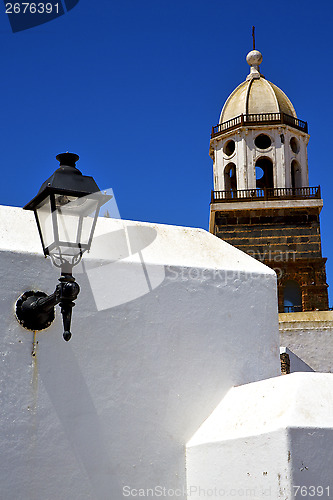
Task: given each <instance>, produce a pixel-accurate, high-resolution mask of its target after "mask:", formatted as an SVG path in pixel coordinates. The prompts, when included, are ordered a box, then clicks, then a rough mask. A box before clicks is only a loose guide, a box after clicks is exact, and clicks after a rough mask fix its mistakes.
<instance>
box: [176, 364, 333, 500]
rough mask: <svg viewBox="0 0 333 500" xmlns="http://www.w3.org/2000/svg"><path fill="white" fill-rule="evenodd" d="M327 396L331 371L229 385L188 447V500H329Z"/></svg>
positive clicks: (331, 443) (332, 478) (331, 425)
mask: <svg viewBox="0 0 333 500" xmlns="http://www.w3.org/2000/svg"><path fill="white" fill-rule="evenodd" d="M332 397H333V374H322V373H293V374H290V375H284V376H282V377H277V378H272V379H269V380H264V381H260V382H255V383H251V384H246V385H243V386H241V387H234V388H232V389H230V391H229V392H228V394H227V395H226V396H225V398H224V399H223V400H222V402H221V404H220V405H219V406H218V407H217V408H216V410H215V411H214V412H213V413H212V415H211V416H210V417H209V418H208V419H207V420H206V421H205V422H204V423H203V425H202V426H201V428H200V429H199V430H198V431H197V432H196V433H195V435H194V436H193V437H192V439H191V440H190V441H189V443H188V445H187V460H186V463H187V470H188V473H187V484H188V489H189V491H190V492H191V489H192V495H191V496H190V498H191V500H199V499H200V498H203V497H205V496H206V497H208V496H211V497H214V496H215V498H256V499H259V498H262V499H264V498H266V499H267V498H272V499H274V500H275V499H281V500H285V499H287V498H298V497H299V498H302V497H306V498H309V497H314V498H319V497H321V496H322V497H323V498H329V497H330V496H331V495H332V491H333V475H332V461H333V416H332ZM297 486H300V487H303V488H302V490H300V488H299V489H298V490H297V492H296V489H295V487H297ZM313 487H314V488H315V489H313ZM199 488H200V489H199ZM318 488H319V489H318ZM208 492H213V493H214V492H216V493H215V495H214V494H211V495H209V493H208ZM296 493H297V494H296ZM205 494H206V495H205Z"/></svg>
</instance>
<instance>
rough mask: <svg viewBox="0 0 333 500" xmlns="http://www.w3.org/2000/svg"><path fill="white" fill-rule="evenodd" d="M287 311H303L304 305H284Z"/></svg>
mask: <svg viewBox="0 0 333 500" xmlns="http://www.w3.org/2000/svg"><path fill="white" fill-rule="evenodd" d="M283 309H284V312H285V313H297V312H302V311H303V309H302V306H283Z"/></svg>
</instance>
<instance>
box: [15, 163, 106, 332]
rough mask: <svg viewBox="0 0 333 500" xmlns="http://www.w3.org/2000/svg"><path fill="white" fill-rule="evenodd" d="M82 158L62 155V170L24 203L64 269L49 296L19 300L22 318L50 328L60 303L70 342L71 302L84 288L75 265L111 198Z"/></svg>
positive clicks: (35, 327)
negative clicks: (83, 165) (86, 172)
mask: <svg viewBox="0 0 333 500" xmlns="http://www.w3.org/2000/svg"><path fill="white" fill-rule="evenodd" d="M78 159H79V156H78V155H76V154H74V153H62V154H59V155H58V156H57V160H58V161H59V162H60V166H59V168H58V169H57V170H56V171H55V172H54V173H53V174H52V175H51V177H49V179H47V180H46V181H45V182H44V184H43V185H42V186H41V188H40V190H39V192H38V194H37V195H36V196H35V197H34V198H33V199H32V200H31V201H30V202H29V203H27V205H25V207H24V209H25V210H33V211H34V214H35V219H36V223H37V227H38V232H39V236H40V238H41V242H42V247H43V251H44V255H45V257H47V256H50V257H51V259H52V262H53V264H54V265H55V266H56V267H59V268H60V269H61V277H60V278H59V281H60V284H58V285H57V287H56V289H55V292H54V293H53V294H51V295H46V294H44V293H43V292H32V291H30V292H25V293H24V294H23V295H21V297H20V298H19V299H18V301H17V303H16V316H17V318H18V320H19V322H20V323H21V325H22V326H24V327H25V328H27V329H29V330H34V331H36V330H43V329H45V328H47V327H48V326H50V324H51V323H52V321H53V319H54V307H55V305H57V304H60V307H61V312H62V316H63V325H64V334H63V337H64V339H65V340H66V341H68V340H70V338H71V332H70V324H71V316H72V308H73V307H74V305H75V304H74V302H73V301H74V300H75V299H76V298H77V296H78V294H79V291H80V287H79V285H78V284H77V283H76V282H75V278H74V277H73V275H72V269H73V266H75V265H77V264H78V263H79V262H80V260H81V258H82V255H83V253H84V252H86V251H89V249H90V246H91V242H92V239H93V234H94V231H95V227H96V222H97V218H98V214H99V210H100V207H101V206H102V205H104V203H106V202H107V201H108V200H110V199H111V196H109V195H106V194H102V193H101V192H100V190H99V188H98V186H97V184H96V182H95V181H94V179H93V178H92V177H90V176H86V175H82V173H81V172H80V171H79V170H78V169H77V168H76V162H77V161H78Z"/></svg>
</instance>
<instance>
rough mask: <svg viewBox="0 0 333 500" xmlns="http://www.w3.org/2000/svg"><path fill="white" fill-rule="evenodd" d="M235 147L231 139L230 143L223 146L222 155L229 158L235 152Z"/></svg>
mask: <svg viewBox="0 0 333 500" xmlns="http://www.w3.org/2000/svg"><path fill="white" fill-rule="evenodd" d="M235 147H236V145H235V141H234V140H232V139H231V140H230V141H227V142H226V143H225V145H224V146H223V152H224V154H225V155H227V156H231V155H232V154H233V153H234V151H235Z"/></svg>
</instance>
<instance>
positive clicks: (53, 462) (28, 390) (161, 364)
mask: <svg viewBox="0 0 333 500" xmlns="http://www.w3.org/2000/svg"><path fill="white" fill-rule="evenodd" d="M0 273H1V278H2V280H1V282H2V296H1V301H0V308H1V309H0V311H1V325H2V335H1V337H0V343H1V349H0V352H1V368H0V370H1V372H0V380H1V392H0V408H1V414H0V429H1V431H0V456H1V464H2V466H1V468H0V498H3V499H5V500H17V499H23V498H24V499H29V500H46V499H47V500H59V499H60V498H61V499H65V498H66V499H67V498H75V499H80V500H92V499H94V500H95V499H97V500H106V499H108V500H109V499H111V498H112V499H113V500H118V499H121V498H123V487H124V486H129V487H131V488H154V487H155V486H159V485H161V486H163V487H167V488H169V489H176V488H180V489H182V488H185V485H186V483H185V481H186V478H185V444H186V442H187V441H188V440H189V439H190V437H191V436H192V435H193V434H194V433H195V431H196V430H197V429H198V427H199V426H200V425H201V424H202V422H203V421H204V420H205V419H206V418H207V417H208V416H209V415H210V414H211V413H212V411H213V410H214V408H215V407H216V406H217V404H218V403H219V402H220V401H221V399H222V398H223V397H224V395H225V394H226V393H227V391H228V390H229V389H230V387H231V386H233V385H239V384H244V383H247V382H252V381H256V380H261V379H264V378H268V377H273V376H276V375H278V374H279V371H280V363H279V349H278V345H279V339H278V318H277V310H276V278H275V275H274V273H273V271H271V270H270V269H268V268H266V267H265V266H263V265H262V264H261V263H259V262H258V261H256V260H254V259H251V258H250V257H249V256H247V255H245V254H243V253H242V252H240V251H238V250H237V249H235V248H233V247H231V246H230V245H228V244H226V243H224V242H223V241H221V240H220V239H218V238H215V237H214V236H212V235H211V234H209V233H207V232H205V231H203V230H200V229H191V228H179V227H172V226H162V225H154V224H145V223H137V222H129V223H125V222H123V221H114V220H112V219H101V220H100V221H99V228H98V232H97V237H96V240H95V249H94V250H93V251H92V253H91V255H90V257H89V258H88V259H86V260H85V264H84V267H83V266H81V267H80V268H78V269H77V271H76V272H75V273H74V275H75V276H76V278H77V281H78V282H79V284H80V286H81V293H80V295H79V297H78V299H77V301H76V306H75V308H74V310H73V322H72V333H73V338H72V340H71V342H70V343H66V342H64V341H63V339H62V324H61V318H60V314H59V307H58V308H57V309H58V310H57V318H56V321H55V322H54V324H53V325H52V326H51V327H50V328H49V329H48V330H47V331H45V332H41V333H38V334H37V336H36V340H37V341H38V346H37V351H36V356H35V357H32V355H31V352H32V349H33V337H34V336H33V333H32V332H27V331H26V330H24V329H23V328H22V327H21V326H20V325H19V324H18V322H17V320H16V318H15V316H14V305H15V302H16V300H17V298H18V297H19V295H21V294H22V293H23V292H24V291H27V290H31V289H35V290H36V289H39V290H42V291H45V292H47V293H51V292H53V291H54V288H55V286H56V283H57V278H58V275H59V272H58V270H57V269H55V268H53V267H51V265H50V263H49V261H48V260H47V259H44V257H43V256H42V255H41V248H40V243H39V241H38V235H37V230H36V227H35V223H34V220H33V217H32V214H31V213H27V212H24V211H22V209H18V208H12V207H1V208H0ZM133 288H134V290H133ZM178 498H185V496H179V497H178Z"/></svg>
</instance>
